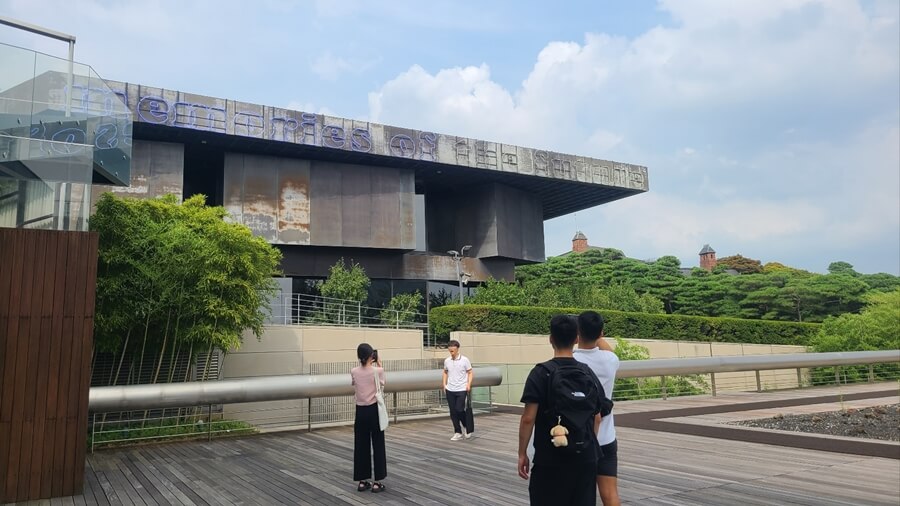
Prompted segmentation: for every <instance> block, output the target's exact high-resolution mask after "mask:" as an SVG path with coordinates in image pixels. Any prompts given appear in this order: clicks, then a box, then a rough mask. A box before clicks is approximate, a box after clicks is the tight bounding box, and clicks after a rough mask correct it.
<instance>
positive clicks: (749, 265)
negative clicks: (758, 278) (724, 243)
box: [717, 255, 762, 274]
mask: <svg viewBox="0 0 900 506" xmlns="http://www.w3.org/2000/svg"><path fill="white" fill-rule="evenodd" d="M717 264H718V265H721V266H724V267H726V268H728V269H734V270H736V271H738V272H740V273H741V274H756V273H758V272H762V262H760V261H759V260H755V259H753V258H747V257H745V256H742V255H732V256H729V257H722V258H720V259H718V260H717Z"/></svg>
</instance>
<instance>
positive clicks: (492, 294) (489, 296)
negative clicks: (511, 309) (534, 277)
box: [466, 278, 527, 306]
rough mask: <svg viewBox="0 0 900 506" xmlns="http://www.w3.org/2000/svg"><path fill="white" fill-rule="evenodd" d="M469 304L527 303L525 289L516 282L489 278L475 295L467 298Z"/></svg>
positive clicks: (499, 304) (502, 304)
mask: <svg viewBox="0 0 900 506" xmlns="http://www.w3.org/2000/svg"><path fill="white" fill-rule="evenodd" d="M466 303H468V304H487V305H493V306H524V305H526V304H527V301H526V298H525V290H524V289H522V287H521V286H519V285H518V284H516V283H508V282H506V281H502V280H496V279H493V278H488V279H487V280H486V281H485V282H484V283H482V284H481V286H479V287H478V290H476V291H475V295H472V296H471V297H469V298H467V299H466Z"/></svg>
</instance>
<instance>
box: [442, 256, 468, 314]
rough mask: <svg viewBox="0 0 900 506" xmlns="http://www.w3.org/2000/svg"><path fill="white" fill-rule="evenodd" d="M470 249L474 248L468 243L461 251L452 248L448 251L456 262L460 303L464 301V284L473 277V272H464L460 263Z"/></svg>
mask: <svg viewBox="0 0 900 506" xmlns="http://www.w3.org/2000/svg"><path fill="white" fill-rule="evenodd" d="M470 249H472V245H471V244H467V245H465V246H463V247H462V248H460V249H459V251H456V250H455V249H452V250H450V251H448V252H447V253H449V254H450V256H452V257H453V260H454V261H455V262H456V279H457V281H459V303H460V304H462V303H463V285H465V284H468V283H469V279H470V278H471V277H472V275H471V274H469V273H468V272H464V271H463V270H462V266H461V265H460V264H461V263H462V259H463V257H465V256H466V251H469V250H470Z"/></svg>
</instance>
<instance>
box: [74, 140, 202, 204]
mask: <svg viewBox="0 0 900 506" xmlns="http://www.w3.org/2000/svg"><path fill="white" fill-rule="evenodd" d="M105 192H112V193H113V194H115V195H118V196H122V197H124V196H127V197H134V198H152V197H159V196H161V195H166V194H169V193H171V194H173V195H175V196H177V197H178V200H182V198H183V195H184V145H183V144H178V143H172V142H157V141H144V140H135V141H134V144H133V146H132V151H131V182H130V184H129V185H128V186H104V185H96V186H94V187H93V188H92V190H91V209H92V211H91V212H92V213H93V209H94V207H95V205H96V204H97V200H98V199H99V198H100V196H101V195H102V194H103V193H105Z"/></svg>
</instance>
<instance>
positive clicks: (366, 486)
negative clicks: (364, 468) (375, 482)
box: [356, 481, 372, 492]
mask: <svg viewBox="0 0 900 506" xmlns="http://www.w3.org/2000/svg"><path fill="white" fill-rule="evenodd" d="M370 488H372V484H371V483H369V482H368V481H361V482H359V486H357V487H356V491H357V492H365V491H366V490H369V489H370Z"/></svg>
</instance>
